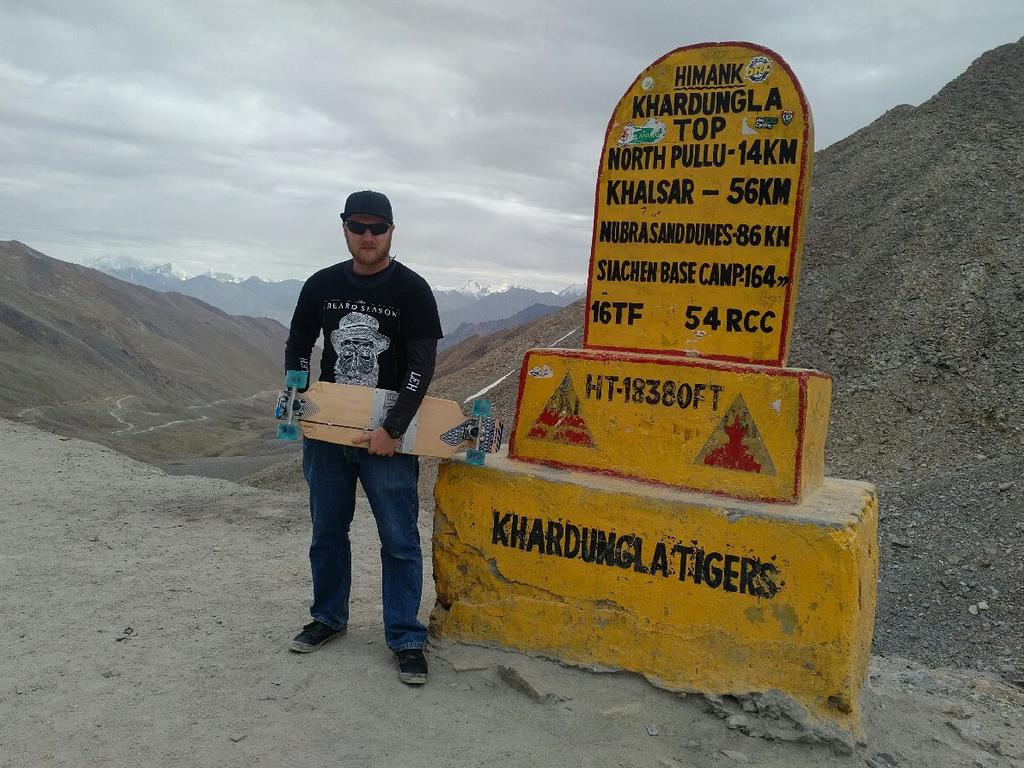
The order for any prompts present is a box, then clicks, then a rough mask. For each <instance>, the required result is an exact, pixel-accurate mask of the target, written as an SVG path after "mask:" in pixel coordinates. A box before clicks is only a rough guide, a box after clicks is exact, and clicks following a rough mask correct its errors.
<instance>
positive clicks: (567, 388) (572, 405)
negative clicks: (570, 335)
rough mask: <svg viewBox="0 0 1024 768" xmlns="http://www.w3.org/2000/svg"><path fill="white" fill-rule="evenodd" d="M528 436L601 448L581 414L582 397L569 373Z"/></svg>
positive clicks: (582, 446) (565, 443)
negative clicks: (577, 392)
mask: <svg viewBox="0 0 1024 768" xmlns="http://www.w3.org/2000/svg"><path fill="white" fill-rule="evenodd" d="M527 437H530V438H533V439H534V440H546V441H548V442H552V443H561V444H562V445H574V446H578V447H581V448H596V447H597V446H596V445H595V443H594V436H593V435H591V434H590V429H588V428H587V423H586V422H585V421H584V420H583V416H581V415H580V396H579V395H578V394H576V387H574V386H573V383H572V378H571V377H570V376H569V374H568V373H567V374H565V378H564V379H562V383H561V384H559V385H558V389H556V390H555V392H554V394H552V395H551V398H550V399H549V400H548V403H547V405H545V406H544V410H542V411H541V412H540V415H539V416H538V417H537V419H536V421H534V423H533V427H532V428H531V429H530V431H529V432H528V433H527Z"/></svg>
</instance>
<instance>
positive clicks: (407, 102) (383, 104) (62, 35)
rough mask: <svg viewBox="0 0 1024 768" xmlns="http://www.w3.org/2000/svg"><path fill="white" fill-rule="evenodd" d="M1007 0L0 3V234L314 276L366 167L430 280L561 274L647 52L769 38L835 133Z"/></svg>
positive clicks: (960, 45)
mask: <svg viewBox="0 0 1024 768" xmlns="http://www.w3.org/2000/svg"><path fill="white" fill-rule="evenodd" d="M1018 5H1019V4H1007V3H1000V2H997V1H996V0H991V1H989V2H986V0H980V2H975V3H972V4H971V5H970V7H962V5H961V4H960V3H954V2H951V1H947V2H942V1H932V2H927V3H924V2H896V1H895V0H893V1H892V2H874V0H873V1H872V2H869V3H859V4H848V3H834V4H829V3H824V4H821V3H806V4H802V5H801V4H793V3H783V2H778V1H775V0H769V1H767V2H762V3H760V4H757V5H753V6H752V5H750V4H749V3H737V2H724V3H719V4H716V5H715V6H713V7H711V6H707V5H706V4H700V5H698V4H695V3H686V2H679V1H678V0H653V2H648V3H644V4H640V5H623V4H621V3H617V4H607V5H598V4H594V3H584V2H580V1H578V0H573V1H572V2H567V3H559V4H556V5H552V4H550V3H540V2H532V1H529V2H523V3H519V4H517V5H516V6H515V7H514V8H513V7H511V6H507V5H500V4H482V3H478V2H468V0H467V1H465V2H463V1H462V0H442V1H441V2H435V3H431V4H430V5H422V6H419V5H412V4H409V3H405V2H392V1H384V2H366V1H360V2H345V3H337V2H329V0H305V1H304V2H291V3H284V2H270V1H269V0H266V1H260V0H256V1H254V2H247V3H241V4H236V3H231V4H221V3H208V2H195V1H191V2H189V1H185V0H182V1H180V2H176V3H165V2H156V0H139V1H137V2H115V1H114V0H100V1H99V2H91V3H79V2H40V1H39V0H34V1H33V2H17V1H14V0H10V1H9V2H5V3H4V4H3V6H2V7H0V29H2V30H3V38H2V43H3V45H2V46H0V94H2V95H0V153H2V156H3V157H4V158H5V162H4V164H3V167H2V168H0V180H2V188H0V238H3V239H8V238H17V239H21V240H24V241H26V242H28V243H29V244H30V245H33V246H34V247H37V248H40V249H41V250H43V251H44V252H48V253H50V254H51V255H54V256H57V257H60V258H68V259H72V260H82V259H85V258H90V257H95V256H99V255H105V254H115V255H132V256H135V257H137V258H141V259H143V260H149V261H153V262H163V261H168V260H171V261H176V262H178V263H181V264H182V265H183V266H187V267H188V268H190V269H194V270H196V271H204V270H206V269H214V270H216V271H225V272H234V273H236V274H241V275H246V274H250V273H255V274H260V275H264V276H268V277H272V278H279V279H283V278H286V277H304V276H305V275H307V274H309V273H311V272H312V271H314V270H315V269H317V268H319V267H320V266H322V265H323V264H325V263H330V262H333V261H336V260H338V259H340V258H343V257H344V255H345V252H344V245H343V242H342V240H341V236H340V231H339V221H338V216H337V214H338V211H339V210H340V207H341V205H342V203H343V200H344V197H345V195H346V194H347V193H348V192H349V191H351V190H353V189H357V188H377V189H381V190H384V191H386V192H388V194H389V195H390V196H391V197H392V199H393V202H394V204H395V210H396V215H397V217H398V225H399V229H398V231H397V232H396V236H395V250H396V252H397V253H398V254H399V255H400V257H401V258H403V260H405V261H407V262H408V263H410V264H413V265H414V266H416V267H417V268H418V269H420V270H421V271H422V272H423V273H424V274H425V275H426V276H427V277H428V279H430V280H431V281H433V282H435V283H447V284H451V283H454V282H458V281H460V280H464V279H470V278H475V279H481V280H485V281H487V280H491V281H495V282H498V281H510V282H521V283H523V284H529V285H532V286H536V287H540V288H560V287H562V286H564V285H565V284H567V283H569V282H583V281H584V280H585V273H586V265H587V262H588V259H589V249H590V240H591V221H590V220H591V217H592V212H593V201H594V184H595V180H596V172H597V165H598V158H599V153H600V147H601V142H602V140H603V137H604V131H605V128H606V125H607V121H608V117H609V116H610V114H611V112H612V109H613V107H614V105H615V103H616V101H617V100H618V99H619V97H620V96H621V95H622V94H623V93H624V91H625V90H626V88H627V87H628V86H629V84H630V83H631V82H632V80H633V78H634V77H635V76H636V75H637V73H639V72H640V71H641V70H642V69H644V68H645V67H646V66H647V65H648V64H649V63H650V62H651V61H653V60H654V59H656V58H658V57H660V56H661V55H663V54H664V53H666V52H667V51H669V50H672V49H673V48H675V47H678V46H681V45H686V44H693V43H697V42H702V41H715V40H729V39H738V40H750V41H754V42H758V43H762V44H764V45H766V46H768V47H769V48H772V49H774V50H776V51H778V52H779V53H780V54H781V55H783V56H784V57H785V58H786V59H787V61H788V62H789V64H790V65H791V66H792V68H793V69H794V71H795V72H796V73H797V75H798V77H800V79H801V82H802V84H803V87H804V90H805V92H806V93H807V95H808V99H809V101H810V103H811V106H812V110H813V112H814V115H815V126H816V133H817V139H818V141H817V145H818V147H822V146H825V145H826V144H828V143H831V142H832V141H835V140H837V139H839V138H842V137H843V136H845V135H847V134H849V133H851V132H853V131H854V130H857V129H858V128H860V127H862V126H863V125H865V124H866V123H868V122H870V121H871V120H873V119H874V118H876V117H877V116H879V115H880V114H882V113H883V112H885V111H886V110H887V109H889V108H890V107H892V106H894V105H895V104H898V103H902V102H910V103H920V102H921V101H923V100H925V99H927V98H928V97H929V96H931V95H932V94H933V93H934V92H936V91H937V90H938V89H939V88H940V87H941V86H942V85H943V84H944V83H945V82H947V81H948V80H950V79H951V78H953V77H955V76H956V75H957V74H959V73H960V72H961V71H962V70H963V69H965V68H966V66H967V64H969V62H970V61H971V60H972V59H973V58H975V57H976V56H978V55H980V54H981V53H982V52H983V51H985V50H986V49H988V48H991V47H993V46H994V45H996V44H998V43H1001V42H1006V41H1007V34H1006V32H1005V31H1004V30H1009V29H1019V28H1020V27H1021V22H1022V21H1024V9H1022V8H1018V7H1016V6H1018ZM200 267H201V268H200Z"/></svg>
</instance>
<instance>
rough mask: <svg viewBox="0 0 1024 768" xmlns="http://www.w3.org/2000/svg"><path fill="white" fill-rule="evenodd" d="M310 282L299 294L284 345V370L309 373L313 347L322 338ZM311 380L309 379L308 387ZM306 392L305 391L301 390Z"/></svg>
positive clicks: (313, 292)
mask: <svg viewBox="0 0 1024 768" xmlns="http://www.w3.org/2000/svg"><path fill="white" fill-rule="evenodd" d="M310 282H311V281H309V280H307V281H306V284H305V285H303V286H302V290H301V291H300V292H299V300H298V302H297V303H296V304H295V312H294V313H293V314H292V322H291V325H290V326H289V329H288V341H287V342H285V345H284V369H285V370H286V371H304V372H305V373H307V374H308V373H309V357H310V355H311V354H312V353H313V345H314V344H316V340H317V338H318V337H319V336H320V317H319V316H318V314H317V306H316V298H315V296H314V294H315V291H314V289H313V288H312V287H311V286H310ZM308 384H309V379H308V377H307V387H308ZM301 391H303V392H304V391H305V390H301Z"/></svg>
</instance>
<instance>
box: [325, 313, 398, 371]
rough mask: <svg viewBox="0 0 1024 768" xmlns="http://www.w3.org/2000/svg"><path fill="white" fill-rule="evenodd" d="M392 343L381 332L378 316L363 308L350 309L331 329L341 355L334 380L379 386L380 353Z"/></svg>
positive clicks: (332, 343) (335, 369) (335, 348)
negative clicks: (361, 310) (373, 315)
mask: <svg viewBox="0 0 1024 768" xmlns="http://www.w3.org/2000/svg"><path fill="white" fill-rule="evenodd" d="M390 344H391V341H390V340H389V339H388V337H387V336H385V335H384V334H382V333H381V332H380V323H378V322H377V320H376V318H373V317H370V316H369V315H366V314H363V313H362V312H349V313H348V314H347V315H345V316H344V317H343V318H341V321H340V322H339V323H338V328H337V330H334V331H332V332H331V346H333V347H334V351H335V352H336V353H337V355H338V360H337V362H335V364H334V380H335V381H336V382H338V383H339V384H358V385H361V386H364V387H376V386H377V374H378V373H379V371H380V364H379V362H378V360H377V358H378V356H379V355H380V354H381V353H382V352H384V351H385V350H386V349H387V348H388V347H389V346H390Z"/></svg>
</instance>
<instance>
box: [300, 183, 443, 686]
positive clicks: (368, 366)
mask: <svg viewBox="0 0 1024 768" xmlns="http://www.w3.org/2000/svg"><path fill="white" fill-rule="evenodd" d="M341 219H342V221H343V222H344V223H343V227H344V233H345V242H346V244H347V245H348V250H349V253H351V254H352V259H351V261H344V262H341V263H339V264H335V265H334V266H331V267H327V268H326V269H323V270H321V271H319V272H317V273H316V274H315V275H313V276H312V277H310V278H309V280H307V281H306V283H305V285H304V286H303V287H302V291H301V293H300V294H299V301H298V304H297V305H296V307H295V315H294V316H293V317H292V323H291V329H290V331H289V334H288V343H287V345H286V347H285V367H286V369H288V370H303V371H308V370H309V356H310V353H311V352H312V350H313V345H314V344H315V343H316V340H317V337H318V336H319V335H320V334H321V333H322V334H323V337H324V352H323V357H322V359H321V365H320V380H321V381H335V382H339V383H342V384H359V385H363V386H369V387H381V388H384V389H391V390H397V391H398V392H399V395H398V401H397V402H396V403H395V405H394V407H393V408H392V409H391V412H390V413H389V414H388V417H387V419H385V421H384V424H383V426H382V427H380V428H378V429H376V430H374V431H373V432H371V433H369V434H368V435H366V436H365V437H364V438H363V446H360V447H351V446H346V445H335V444H334V443H326V442H322V441H319V440H310V439H308V438H307V439H306V440H305V441H304V442H303V446H302V467H303V472H304V474H305V476H306V482H307V483H309V508H310V513H311V516H312V522H313V536H312V542H311V544H310V547H309V561H310V566H311V568H312V572H313V605H312V607H311V608H310V615H311V616H312V618H313V621H312V622H310V623H309V624H307V625H306V626H305V627H303V629H302V632H300V633H299V634H298V635H296V636H295V638H294V639H293V640H292V642H291V644H290V645H289V648H290V649H291V650H292V651H296V652H298V653H309V652H311V651H315V650H317V649H318V648H320V647H322V646H323V645H324V643H326V642H327V641H328V640H330V639H332V638H334V637H338V636H340V635H343V634H344V633H345V628H346V625H347V624H348V602H349V592H350V589H351V586H352V556H351V546H350V543H349V526H350V524H351V522H352V516H353V513H354V511H355V492H356V480H357V479H358V480H359V482H360V483H362V486H363V490H364V491H365V492H366V497H367V498H368V499H369V501H370V508H371V510H372V511H373V516H374V518H375V519H376V522H377V532H378V534H379V536H380V542H381V550H380V557H381V569H382V593H383V594H382V597H383V604H384V638H385V640H386V641H387V644H388V647H389V648H391V649H392V650H393V651H394V652H395V655H396V657H397V660H398V669H399V678H400V679H401V680H402V681H403V682H405V683H409V684H422V683H425V682H426V681H427V661H426V658H425V657H424V656H423V647H424V645H425V644H426V640H427V632H426V628H425V627H424V626H423V624H422V623H420V621H419V620H418V619H417V616H416V614H417V612H418V611H419V607H420V596H421V592H422V587H423V559H422V555H421V553H420V539H419V529H418V528H417V525H416V518H417V516H418V513H419V498H418V495H417V488H416V482H417V479H418V477H419V464H418V460H417V458H416V457H415V456H412V455H408V454H399V453H395V449H396V447H397V446H398V445H399V444H400V442H401V437H402V434H403V433H404V432H405V430H406V429H407V428H408V426H409V423H410V422H411V421H412V418H413V416H414V415H415V413H416V410H417V409H418V408H419V406H420V403H421V402H422V401H423V396H424V394H425V393H426V390H427V386H428V385H429V384H430V379H431V377H432V376H433V374H434V361H435V356H436V352H437V340H438V339H439V338H440V337H441V321H440V320H439V319H438V316H437V304H436V302H435V300H434V295H433V293H431V290H430V286H429V285H427V283H426V281H425V280H424V279H423V278H422V277H420V276H419V275H417V274H416V273H415V272H413V271H412V270H411V269H409V268H408V267H406V266H404V265H402V264H399V263H398V262H397V261H395V260H394V259H393V258H392V256H391V236H392V233H393V232H394V218H393V216H392V211H391V203H390V201H389V200H388V198H387V197H385V196H384V195H382V194H381V193H380V192H371V191H364V192H354V193H353V194H351V195H349V197H348V200H346V201H345V212H344V213H342V214H341Z"/></svg>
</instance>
